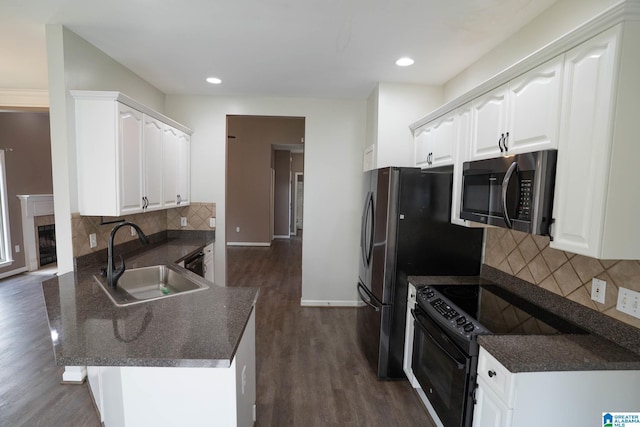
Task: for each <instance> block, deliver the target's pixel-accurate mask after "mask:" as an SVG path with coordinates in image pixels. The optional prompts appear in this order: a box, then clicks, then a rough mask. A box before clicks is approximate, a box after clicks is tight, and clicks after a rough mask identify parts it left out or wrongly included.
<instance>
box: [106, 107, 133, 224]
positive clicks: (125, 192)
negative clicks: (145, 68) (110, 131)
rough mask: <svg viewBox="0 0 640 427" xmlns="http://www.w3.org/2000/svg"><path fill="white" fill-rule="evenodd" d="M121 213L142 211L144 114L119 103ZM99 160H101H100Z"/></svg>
mask: <svg viewBox="0 0 640 427" xmlns="http://www.w3.org/2000/svg"><path fill="white" fill-rule="evenodd" d="M118 147H119V149H120V153H119V160H120V161H119V164H118V167H119V175H120V183H119V190H120V196H119V198H118V200H119V204H120V206H119V212H120V214H127V213H136V212H141V211H142V206H143V202H142V196H143V194H142V186H143V181H142V113H140V112H139V111H136V110H134V109H132V108H130V107H128V106H126V105H124V104H120V103H118ZM98 160H99V159H98Z"/></svg>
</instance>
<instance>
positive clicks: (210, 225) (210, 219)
mask: <svg viewBox="0 0 640 427" xmlns="http://www.w3.org/2000/svg"><path fill="white" fill-rule="evenodd" d="M215 226H216V219H215V218H209V227H211V228H214V227H215Z"/></svg>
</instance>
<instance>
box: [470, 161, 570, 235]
mask: <svg viewBox="0 0 640 427" xmlns="http://www.w3.org/2000/svg"><path fill="white" fill-rule="evenodd" d="M557 154H558V152H557V150H545V151H537V152H534V153H526V154H517V155H513V156H506V157H498V158H494V159H487V160H476V161H471V162H465V163H464V164H463V170H462V203H461V207H460V218H462V219H466V220H470V221H475V222H479V223H483V224H489V225H495V226H498V227H505V228H510V229H513V230H519V231H524V232H526V233H531V234H541V235H549V226H550V225H551V222H552V219H551V215H552V208H553V191H554V185H555V176H556V159H557Z"/></svg>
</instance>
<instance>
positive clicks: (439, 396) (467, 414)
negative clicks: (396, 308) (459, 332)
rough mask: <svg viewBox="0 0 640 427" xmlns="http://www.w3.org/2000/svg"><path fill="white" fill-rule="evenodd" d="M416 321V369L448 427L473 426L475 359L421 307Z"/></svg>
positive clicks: (428, 396) (414, 367)
mask: <svg viewBox="0 0 640 427" xmlns="http://www.w3.org/2000/svg"><path fill="white" fill-rule="evenodd" d="M411 314H412V315H413V318H414V324H415V334H414V341H413V361H412V365H411V366H412V369H413V374H414V375H415V377H416V379H417V380H418V383H420V386H421V387H422V390H423V391H424V393H425V395H426V396H427V399H428V400H429V402H430V403H431V406H433V408H434V410H435V411H436V415H437V417H438V418H439V419H440V421H441V422H442V424H443V425H444V426H445V427H462V426H470V425H471V415H472V411H473V405H472V404H471V402H472V401H471V400H470V399H469V397H470V396H469V391H470V378H469V377H470V373H471V369H472V361H473V358H472V357H470V356H468V355H467V354H465V353H464V352H463V351H462V350H460V349H459V348H458V347H457V346H456V345H455V344H454V343H453V342H452V341H451V340H450V339H449V338H448V337H447V336H446V334H445V333H444V332H443V331H442V329H440V327H439V326H438V325H436V324H435V323H434V322H433V321H432V320H431V319H430V318H429V316H428V315H427V314H426V313H425V312H424V311H422V310H421V309H420V308H419V306H417V307H416V309H415V310H411Z"/></svg>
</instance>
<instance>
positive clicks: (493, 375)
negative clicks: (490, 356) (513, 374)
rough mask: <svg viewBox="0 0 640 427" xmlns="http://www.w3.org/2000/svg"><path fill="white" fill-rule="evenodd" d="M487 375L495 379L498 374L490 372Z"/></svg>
mask: <svg viewBox="0 0 640 427" xmlns="http://www.w3.org/2000/svg"><path fill="white" fill-rule="evenodd" d="M487 375H489V378H493V377H495V376H496V375H498V374H496V371H489V372H487Z"/></svg>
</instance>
